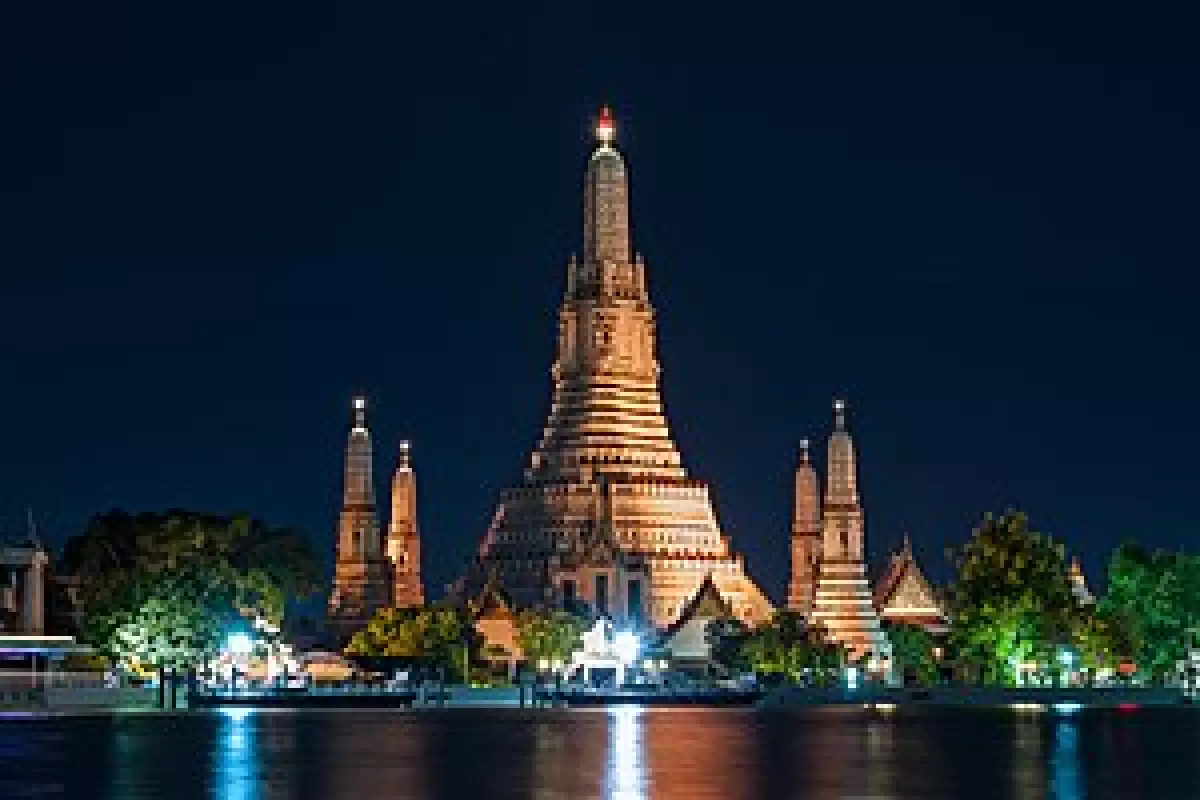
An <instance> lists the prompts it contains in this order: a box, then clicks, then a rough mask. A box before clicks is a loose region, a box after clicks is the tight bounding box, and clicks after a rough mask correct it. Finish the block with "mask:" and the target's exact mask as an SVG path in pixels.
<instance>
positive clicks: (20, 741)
mask: <svg viewBox="0 0 1200 800" xmlns="http://www.w3.org/2000/svg"><path fill="white" fill-rule="evenodd" d="M1197 752H1200V714H1198V713H1197V712H1196V711H1195V710H1188V709H1181V710H1175V711H1171V710H1164V711H1161V712H1150V711H1144V710H1143V711H1139V712H1138V714H1133V715H1130V714H1125V715H1118V714H1106V713H1103V712H1092V711H1088V710H1083V711H1079V712H1078V713H1071V714H1066V713H1055V712H1051V711H1047V712H1046V713H1038V714H1032V713H1031V714H1013V713H1005V712H996V713H990V712H957V713H951V712H945V713H939V712H929V711H926V712H922V711H913V710H905V709H900V710H898V711H896V712H895V713H892V714H887V715H883V714H879V713H877V712H873V711H871V710H861V709H860V710H857V711H847V710H843V711H830V710H808V711H800V712H796V713H787V714H772V715H766V714H756V713H754V712H749V711H717V710H712V711H706V710H696V709H692V710H678V711H661V710H653V709H637V708H624V709H614V710H609V711H596V712H558V711H552V712H546V711H542V712H536V711H530V710H526V711H519V710H515V709H514V710H511V711H482V710H470V711H449V710H448V711H445V712H428V713H413V712H391V711H385V712H295V713H292V712H257V711H255V712H250V711H241V712H236V713H211V714H205V713H196V714H178V715H134V716H111V717H108V716H103V715H96V716H86V717H67V718H54V719H40V720H20V721H15V720H13V721H7V722H5V721H0V797H3V798H5V799H6V800H7V798H9V797H13V798H17V797H31V796H36V797H79V798H88V799H89V800H91V798H120V800H143V799H144V798H170V799H171V800H186V799H187V798H193V797H194V798H201V797H204V798H212V797H216V798H221V799H222V800H276V799H277V798H314V800H332V799H336V798H354V800H359V799H360V798H363V799H365V798H371V797H389V798H411V799H412V800H435V799H437V800H440V799H441V798H459V797H461V798H469V799H470V800H487V799H488V798H534V799H535V800H582V799H584V798H587V799H593V798H594V799H595V800H716V799H717V798H719V799H720V800H753V799H754V798H770V800H786V798H815V800H833V798H845V797H869V798H881V799H883V798H922V800H930V799H932V798H960V797H970V798H973V800H988V799H990V798H995V800H1014V799H1015V798H1020V799H1021V800H1025V798H1031V799H1032V800H1038V798H1046V799H1047V800H1083V798H1085V797H1086V798H1089V799H1091V798H1117V797H1200V775H1198V774H1197V773H1196V772H1195V770H1194V768H1193V765H1194V763H1195V756H1196V754H1197Z"/></svg>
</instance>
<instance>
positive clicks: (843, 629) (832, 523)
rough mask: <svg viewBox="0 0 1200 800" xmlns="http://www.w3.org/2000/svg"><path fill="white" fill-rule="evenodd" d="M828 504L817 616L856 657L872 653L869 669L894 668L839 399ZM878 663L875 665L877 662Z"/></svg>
mask: <svg viewBox="0 0 1200 800" xmlns="http://www.w3.org/2000/svg"><path fill="white" fill-rule="evenodd" d="M826 466H827V470H828V477H827V479H826V482H825V505H824V507H823V508H822V509H821V563H820V570H819V576H818V578H817V590H816V594H815V596H814V598H813V611H812V618H813V620H814V621H816V622H818V623H820V624H821V625H823V626H824V627H825V628H826V630H827V631H828V632H829V636H830V638H832V639H833V640H834V641H837V642H840V643H842V644H843V645H845V646H846V647H848V648H850V650H851V651H852V652H853V653H854V655H855V657H861V656H863V655H869V656H870V658H868V660H867V668H868V670H870V671H873V672H880V673H886V672H888V671H889V670H890V668H891V667H890V659H891V645H890V643H889V642H888V639H887V637H886V636H885V635H884V633H883V631H882V630H881V629H880V627H879V615H878V613H877V612H876V610H875V606H874V600H873V597H872V592H871V586H870V583H869V582H868V581H867V565H866V562H865V560H864V556H865V548H864V546H863V545H864V541H863V540H864V537H865V534H866V531H865V522H864V520H863V510H862V506H861V505H859V501H858V475H857V465H856V463H855V456H854V442H853V440H852V439H851V438H850V433H849V432H848V431H847V430H846V402H845V401H844V400H841V399H838V400H834V401H833V433H832V434H831V435H830V437H829V457H828V464H827V465H826ZM872 663H873V664H874V666H872Z"/></svg>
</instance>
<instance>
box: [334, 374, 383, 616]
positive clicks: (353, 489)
mask: <svg viewBox="0 0 1200 800" xmlns="http://www.w3.org/2000/svg"><path fill="white" fill-rule="evenodd" d="M388 595H389V586H388V565H387V561H386V560H385V559H384V557H383V553H382V537H381V536H380V532H379V521H378V518H377V516H376V513H375V485H374V473H373V466H372V453H371V432H370V431H369V430H368V429H367V401H366V398H364V397H356V398H354V424H353V426H352V427H351V428H350V436H349V440H348V441H347V443H346V469H345V477H344V489H343V496H342V511H341V514H340V515H339V517H338V538H337V563H336V564H335V566H334V574H333V592H332V593H331V594H330V597H329V620H330V624H331V626H332V627H333V628H335V629H336V632H337V633H339V634H346V633H349V632H351V631H353V630H354V629H355V628H356V627H358V626H360V625H362V624H364V623H365V622H366V621H367V620H368V619H369V618H370V617H371V615H372V614H374V613H375V610H376V609H378V608H381V607H383V606H385V605H387V603H388Z"/></svg>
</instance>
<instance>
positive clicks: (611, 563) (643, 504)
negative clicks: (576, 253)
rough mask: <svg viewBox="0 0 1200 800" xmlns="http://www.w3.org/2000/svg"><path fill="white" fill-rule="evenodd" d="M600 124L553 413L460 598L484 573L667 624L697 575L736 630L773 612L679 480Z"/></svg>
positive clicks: (607, 128)
mask: <svg viewBox="0 0 1200 800" xmlns="http://www.w3.org/2000/svg"><path fill="white" fill-rule="evenodd" d="M614 135H615V128H614V124H613V120H612V116H611V114H609V112H608V110H607V109H605V110H603V111H602V112H601V115H600V118H599V122H598V125H597V128H596V137H597V140H598V142H597V146H596V149H595V150H594V151H593V152H592V155H591V158H590V159H589V161H588V166H587V174H586V178H585V185H584V223H583V230H584V245H583V258H582V260H581V261H578V262H577V261H575V260H574V259H572V260H571V261H570V263H569V264H568V265H567V280H566V292H565V296H564V298H563V303H562V306H561V308H560V310H559V323H558V356H557V358H556V360H555V362H554V366H553V369H552V376H553V380H554V395H553V402H552V405H551V408H550V415H549V418H548V420H547V422H546V426H545V429H544V431H543V433H542V437H541V440H540V441H539V443H538V445H537V447H536V448H535V450H534V452H533V455H532V457H531V458H530V462H529V467H528V468H527V469H526V470H525V480H524V482H523V484H522V485H521V486H519V487H517V488H515V489H510V490H508V491H506V492H504V493H503V494H502V495H501V498H500V503H499V505H498V507H497V510H496V513H495V515H494V517H493V520H492V524H491V526H490V528H489V530H488V532H487V535H486V537H485V539H484V541H483V543H482V545H481V547H480V552H479V557H478V560H477V563H476V564H475V565H474V566H473V568H472V571H471V574H469V575H468V577H467V579H466V581H465V582H464V583H465V586H466V587H467V588H468V590H477V588H478V586H479V585H480V584H481V583H482V582H483V581H485V580H486V577H487V576H488V575H489V574H494V575H496V576H497V578H498V580H499V581H500V582H501V584H502V585H503V586H504V588H505V589H506V591H508V593H509V594H510V596H511V597H512V598H513V600H514V601H515V602H516V603H517V604H519V605H530V604H539V603H544V604H572V603H587V604H589V605H591V606H592V607H593V608H594V609H596V610H598V611H600V612H602V613H605V614H607V615H609V616H611V617H614V618H627V619H637V620H645V621H648V622H650V623H652V624H654V625H656V626H659V627H665V626H667V625H669V624H670V623H671V622H672V621H673V620H675V618H676V617H677V616H678V615H679V614H680V612H681V611H682V610H683V608H684V607H685V605H686V604H687V602H688V601H689V600H690V599H691V597H692V596H693V595H694V594H695V593H696V591H697V590H698V589H699V587H700V586H701V584H702V583H703V582H704V579H705V577H707V576H709V575H711V576H712V579H713V582H714V583H715V584H716V586H717V587H718V589H719V590H720V591H721V593H722V594H723V596H725V597H726V598H727V599H728V601H729V602H730V605H731V607H732V609H733V611H734V613H735V614H737V615H738V616H739V617H741V618H742V619H745V620H747V621H751V622H757V621H759V620H762V619H765V618H766V617H768V616H769V615H770V613H771V610H772V609H771V606H770V603H769V601H768V600H767V599H766V597H765V596H764V595H763V594H762V592H761V591H760V590H759V588H758V587H757V586H756V585H755V584H754V583H753V582H752V581H751V580H750V579H749V578H748V577H747V575H746V573H745V570H744V568H743V564H742V560H741V557H740V556H738V555H735V554H734V553H733V551H732V550H731V548H730V546H729V541H728V539H727V537H726V536H725V535H724V534H723V533H722V532H721V529H720V527H719V525H718V524H717V520H716V516H715V514H714V513H713V507H712V502H711V500H710V498H709V491H708V486H707V485H706V484H705V483H704V482H702V481H699V480H695V479H693V478H690V477H688V474H687V471H686V470H685V469H684V467H683V466H682V463H681V459H680V456H679V451H678V450H677V449H676V447H675V443H674V441H672V439H671V436H670V433H669V431H668V428H667V422H666V418H665V416H664V414H663V406H662V399H661V397H660V394H659V365H658V359H657V356H656V353H655V318H654V309H653V308H652V307H651V305H650V298H649V295H648V293H647V289H646V271H645V265H644V263H643V261H642V259H641V257H640V256H638V255H635V254H634V253H633V250H632V247H631V244H630V234H629V192H628V183H627V176H626V169H625V161H624V159H623V158H622V157H621V154H620V153H619V152H618V151H617V150H616V148H615V147H614V146H613V141H614V138H615V137H614Z"/></svg>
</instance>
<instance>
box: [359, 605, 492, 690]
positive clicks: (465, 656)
mask: <svg viewBox="0 0 1200 800" xmlns="http://www.w3.org/2000/svg"><path fill="white" fill-rule="evenodd" d="M479 644H480V642H479V636H478V634H477V633H476V632H475V628H474V626H473V625H472V624H471V619H470V618H469V616H468V615H467V613H466V611H464V610H462V609H459V608H455V607H453V606H449V605H433V606H427V607H425V608H381V609H379V610H378V611H377V612H375V615H374V616H373V617H372V618H371V619H370V621H368V622H367V625H366V627H365V628H362V629H361V630H359V631H358V632H356V633H355V634H354V636H352V637H351V638H350V642H349V643H348V644H347V645H346V650H345V652H346V655H348V656H367V657H373V658H378V657H398V658H406V659H412V660H417V661H420V662H422V663H423V664H424V665H425V666H427V667H432V668H440V669H444V670H446V671H447V673H448V675H449V676H451V677H452V678H454V679H457V680H465V679H466V678H467V674H468V671H469V667H470V662H471V660H472V658H473V657H474V656H475V655H476V654H477V653H478V649H479Z"/></svg>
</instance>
